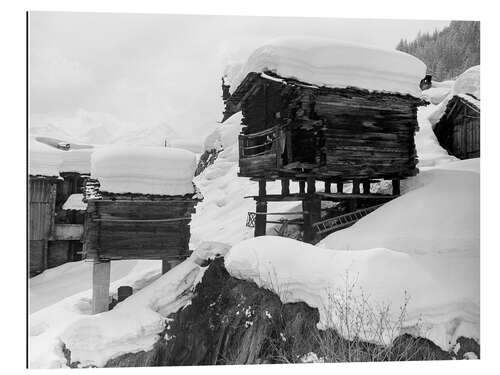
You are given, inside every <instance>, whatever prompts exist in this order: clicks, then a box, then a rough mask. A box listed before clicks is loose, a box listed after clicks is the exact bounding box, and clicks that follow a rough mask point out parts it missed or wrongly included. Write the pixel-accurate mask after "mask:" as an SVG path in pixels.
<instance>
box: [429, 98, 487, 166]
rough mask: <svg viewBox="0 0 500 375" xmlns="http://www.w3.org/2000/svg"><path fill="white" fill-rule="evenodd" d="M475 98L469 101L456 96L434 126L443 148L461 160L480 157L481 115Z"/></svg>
mask: <svg viewBox="0 0 500 375" xmlns="http://www.w3.org/2000/svg"><path fill="white" fill-rule="evenodd" d="M477 102H478V101H477V100H476V99H475V98H471V100H467V99H465V98H464V97H462V96H457V95H456V96H454V97H453V98H451V99H450V101H449V102H448V104H447V106H446V110H445V113H444V115H443V116H442V117H441V119H440V120H439V121H438V122H437V123H436V125H435V126H434V133H435V134H436V137H437V139H438V140H439V143H440V144H441V146H443V147H444V148H445V149H446V150H447V151H448V152H449V153H450V154H451V155H454V156H456V157H457V158H459V159H471V158H478V157H479V156H480V150H481V147H480V141H481V140H480V138H481V137H480V115H481V111H480V108H479V106H477V105H476V104H474V103H477Z"/></svg>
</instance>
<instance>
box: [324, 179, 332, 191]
mask: <svg viewBox="0 0 500 375" xmlns="http://www.w3.org/2000/svg"><path fill="white" fill-rule="evenodd" d="M331 192H332V183H331V182H330V181H325V193H331Z"/></svg>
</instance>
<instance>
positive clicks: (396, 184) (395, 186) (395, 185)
mask: <svg viewBox="0 0 500 375" xmlns="http://www.w3.org/2000/svg"><path fill="white" fill-rule="evenodd" d="M400 194H401V181H400V180H392V195H396V196H397V195H400Z"/></svg>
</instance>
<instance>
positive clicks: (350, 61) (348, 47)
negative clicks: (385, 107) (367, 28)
mask: <svg viewBox="0 0 500 375" xmlns="http://www.w3.org/2000/svg"><path fill="white" fill-rule="evenodd" d="M266 71H270V72H273V73H275V74H276V75H278V76H280V77H283V78H292V79H296V80H298V81H301V82H306V83H309V84H313V85H319V86H327V87H348V86H353V87H358V88H362V89H367V90H371V91H386V92H393V93H401V94H410V95H413V96H415V97H420V95H421V90H420V87H419V82H420V80H421V79H422V78H423V77H424V76H425V72H426V66H425V64H424V63H423V62H422V61H420V60H419V59H417V58H416V57H414V56H411V55H409V54H406V53H404V52H401V51H396V50H390V49H382V48H378V47H370V46H363V45H359V44H353V43H346V42H339V41H335V40H331V39H323V38H310V37H296V38H280V39H275V40H273V41H271V42H269V43H267V44H265V45H263V46H261V47H259V48H257V49H256V50H255V51H254V52H253V53H252V54H251V55H250V57H249V58H248V60H247V61H246V63H245V64H244V65H243V66H242V68H241V69H240V70H239V71H238V73H234V72H231V73H232V75H233V76H231V77H228V78H229V81H230V82H231V91H232V92H233V93H234V91H235V90H236V88H237V87H238V86H239V85H240V84H241V83H242V82H243V80H244V79H245V77H246V76H247V75H248V74H249V73H251V72H255V73H260V72H266Z"/></svg>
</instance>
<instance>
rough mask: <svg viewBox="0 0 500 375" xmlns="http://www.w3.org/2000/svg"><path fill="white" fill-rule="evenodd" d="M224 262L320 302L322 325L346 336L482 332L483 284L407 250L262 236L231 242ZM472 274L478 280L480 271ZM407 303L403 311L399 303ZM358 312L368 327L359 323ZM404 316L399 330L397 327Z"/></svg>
mask: <svg viewBox="0 0 500 375" xmlns="http://www.w3.org/2000/svg"><path fill="white" fill-rule="evenodd" d="M439 265H440V266H441V267H442V268H443V270H445V271H446V270H447V268H448V267H449V265H448V263H447V262H445V261H444V260H443V261H441V262H440V263H439ZM225 266H226V268H227V270H228V271H229V273H230V274H231V275H232V276H234V277H236V278H239V279H243V280H249V281H253V282H255V283H256V284H257V285H259V286H261V287H263V288H266V289H269V290H271V291H273V292H275V293H276V294H277V295H278V296H279V297H280V299H281V300H282V302H283V303H287V302H299V301H303V302H305V303H307V304H308V305H309V306H311V307H316V308H317V309H318V310H319V313H320V322H319V324H318V328H320V329H325V328H327V327H331V328H335V329H337V331H338V332H339V334H341V335H343V336H344V337H345V338H347V339H353V338H354V337H351V336H350V334H349V332H356V334H357V335H360V338H361V339H362V340H365V341H369V342H376V343H379V344H383V345H388V344H390V343H391V340H392V339H394V338H395V337H396V336H398V335H399V334H402V333H404V332H409V333H412V334H413V335H415V336H421V337H426V338H429V339H430V340H432V341H433V342H434V343H436V344H437V345H438V346H440V347H441V348H443V349H444V350H447V349H450V348H451V346H452V345H453V344H454V343H455V340H456V339H457V338H458V337H459V336H466V337H473V338H478V337H479V303H478V302H479V301H478V300H477V299H478V294H477V292H478V290H476V288H474V287H468V288H465V289H464V288H461V286H462V284H463V283H460V286H458V285H457V284H455V281H456V280H457V278H456V277H455V278H435V277H434V275H433V274H432V273H431V272H429V270H428V269H427V268H426V267H425V266H424V265H423V264H422V263H420V262H419V261H417V260H415V259H414V258H413V257H412V256H411V255H409V254H406V253H403V252H399V251H394V250H389V249H384V248H371V249H367V250H361V251H347V250H336V251H332V250H328V249H321V248H319V247H316V246H312V245H309V244H306V243H303V242H298V241H295V240H292V239H288V238H282V237H272V236H265V237H257V238H253V239H249V240H246V241H243V242H240V243H239V244H237V245H236V246H234V247H232V248H231V250H230V251H229V253H228V254H227V255H226V257H225ZM461 270H463V267H462V269H461ZM459 271H460V270H457V272H459ZM468 271H469V272H470V271H471V270H470V269H469V270H468ZM477 271H479V268H477ZM448 272H449V271H448ZM464 276H465V277H467V275H464ZM468 281H472V282H477V284H475V285H478V283H479V280H477V279H476V280H470V279H468ZM407 302H408V303H407ZM406 303H407V305H406V310H405V314H404V316H403V317H401V310H400V309H401V308H403V307H404V306H405V304H406ZM342 307H347V308H348V309H350V310H349V311H351V314H352V315H351V316H350V319H352V322H351V323H349V321H350V320H348V321H346V319H345V318H343V317H342V316H341V315H340V314H339V308H342ZM386 308H387V310H386ZM378 309H380V310H383V311H386V312H385V315H384V318H385V319H387V325H384V326H383V327H380V326H379V325H378V320H377V317H379V316H378V315H377V311H378ZM374 311H375V318H374V317H373V316H372V313H374ZM359 314H362V317H361V320H362V321H363V322H364V324H365V327H364V329H363V330H357V329H355V328H356V327H354V324H356V323H357V322H359V320H360V317H359ZM365 314H366V315H365ZM401 318H402V319H403V322H402V332H398V331H396V332H394V329H395V327H396V326H397V322H398V320H399V319H401ZM350 324H352V325H353V326H350ZM380 330H381V332H380Z"/></svg>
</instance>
